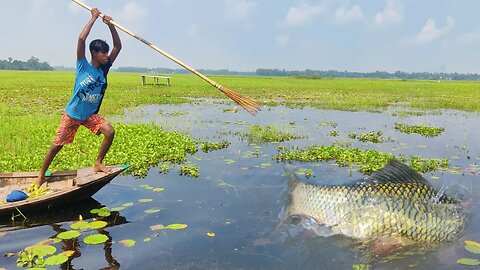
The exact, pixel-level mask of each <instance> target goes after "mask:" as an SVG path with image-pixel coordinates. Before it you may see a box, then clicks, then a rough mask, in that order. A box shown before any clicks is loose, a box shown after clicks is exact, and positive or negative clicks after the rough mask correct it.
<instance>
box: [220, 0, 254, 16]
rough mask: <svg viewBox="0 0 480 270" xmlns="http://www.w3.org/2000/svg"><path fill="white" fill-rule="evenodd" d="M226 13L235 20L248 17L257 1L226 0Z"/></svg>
mask: <svg viewBox="0 0 480 270" xmlns="http://www.w3.org/2000/svg"><path fill="white" fill-rule="evenodd" d="M225 5H226V6H225V15H226V16H227V18H230V19H234V20H245V19H248V17H249V16H250V14H251V13H252V11H253V10H255V8H256V6H257V3H255V2H252V1H247V0H225Z"/></svg>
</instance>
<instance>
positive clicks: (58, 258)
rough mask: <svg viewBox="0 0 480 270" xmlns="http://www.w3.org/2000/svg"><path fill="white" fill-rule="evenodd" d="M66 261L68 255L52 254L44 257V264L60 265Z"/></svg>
mask: <svg viewBox="0 0 480 270" xmlns="http://www.w3.org/2000/svg"><path fill="white" fill-rule="evenodd" d="M66 261H68V257H67V256H65V255H61V254H58V255H53V256H50V257H48V258H46V259H45V261H44V264H45V265H60V264H62V263H65V262H66Z"/></svg>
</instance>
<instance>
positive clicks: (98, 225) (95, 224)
mask: <svg viewBox="0 0 480 270" xmlns="http://www.w3.org/2000/svg"><path fill="white" fill-rule="evenodd" d="M107 224H108V223H107V222H105V221H103V220H96V221H92V222H90V223H89V224H88V226H89V227H90V228H92V229H101V228H104V227H105V226H107Z"/></svg>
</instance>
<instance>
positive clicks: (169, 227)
mask: <svg viewBox="0 0 480 270" xmlns="http://www.w3.org/2000/svg"><path fill="white" fill-rule="evenodd" d="M187 227H188V225H187V224H170V225H167V226H166V227H165V229H166V230H182V229H185V228H187Z"/></svg>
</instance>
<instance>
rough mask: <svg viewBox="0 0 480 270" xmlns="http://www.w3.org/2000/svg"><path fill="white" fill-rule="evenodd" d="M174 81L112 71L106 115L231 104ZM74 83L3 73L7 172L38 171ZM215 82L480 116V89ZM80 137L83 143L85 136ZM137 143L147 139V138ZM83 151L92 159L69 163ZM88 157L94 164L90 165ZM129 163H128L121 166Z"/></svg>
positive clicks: (329, 104)
mask: <svg viewBox="0 0 480 270" xmlns="http://www.w3.org/2000/svg"><path fill="white" fill-rule="evenodd" d="M169 76H171V77H172V86H171V87H159V86H150V85H149V86H141V84H140V74H133V73H114V72H112V73H111V74H110V75H109V89H108V91H107V94H106V97H105V100H104V102H103V105H102V108H101V111H100V113H101V114H103V115H111V114H123V112H124V111H125V109H127V108H131V107H135V106H138V105H141V104H152V103H157V104H167V103H168V104H172V103H181V102H188V100H187V99H185V97H195V98H202V97H208V98H225V96H223V94H221V93H220V92H219V91H218V90H216V89H214V88H213V87H211V86H210V85H208V84H207V83H205V82H204V81H203V80H201V79H199V78H197V77H195V76H193V75H169ZM74 78H75V74H74V73H73V72H31V71H0V153H2V155H1V156H0V171H19V170H38V167H39V166H40V163H41V160H42V159H43V155H44V153H45V151H46V150H47V149H48V147H49V145H50V143H51V141H52V139H53V136H54V134H55V130H56V128H57V126H58V121H59V118H60V114H61V112H62V110H63V108H64V107H65V105H66V103H67V102H68V99H69V98H70V94H71V92H72V86H73V81H74ZM211 78H212V79H214V80H215V81H217V82H218V83H220V84H222V85H224V86H226V87H227V88H230V89H232V90H234V91H236V92H238V93H241V94H243V95H247V96H249V97H252V98H254V99H256V100H257V101H259V102H260V103H261V104H262V105H278V104H283V105H287V106H311V107H315V108H322V109H338V110H384V109H386V108H388V107H389V106H391V105H395V104H396V105H401V106H406V107H409V108H412V109H420V110H422V109H439V108H444V109H457V110H464V111H471V112H480V102H479V101H480V83H479V82H468V81H461V82H460V81H440V82H437V81H421V80H377V79H327V78H325V79H308V78H278V77H241V76H211ZM260 113H261V112H260ZM119 128H123V127H122V126H119ZM158 132H160V131H158ZM79 135H80V136H79V137H80V138H82V136H83V135H82V133H80V134H79ZM157 135H159V136H164V135H165V134H160V133H159V134H157ZM87 137H88V136H87ZM180 137H181V136H180V135H178V136H172V139H170V141H171V143H172V145H175V144H176V143H179V142H178V141H177V139H178V138H180ZM90 138H91V136H90ZM173 138H177V139H173ZM117 139H118V140H120V141H121V140H126V139H125V138H123V139H122V138H116V141H118V140H117ZM130 139H132V138H130ZM133 139H136V140H142V138H140V137H139V138H133ZM185 140H187V141H188V140H189V138H184V137H182V138H181V141H185ZM89 141H90V139H86V140H85V141H82V139H80V140H79V142H78V143H77V142H76V143H74V145H77V144H78V145H80V146H74V147H78V148H80V149H75V150H72V151H63V152H65V153H62V152H61V154H62V155H64V156H63V158H58V159H57V160H58V161H56V162H57V163H54V164H52V169H60V168H61V169H72V168H74V167H77V166H84V165H85V163H88V164H91V163H92V162H93V159H94V158H95V152H96V150H97V145H98V143H99V142H98V141H97V142H95V143H96V144H95V145H93V146H88V147H83V148H82V146H81V144H82V143H83V144H88V142H89ZM114 145H115V144H114ZM143 146H144V145H143ZM143 146H142V147H143ZM159 147H160V146H159ZM161 147H167V148H168V146H161ZM72 149H74V148H72ZM82 149H83V150H82ZM92 149H93V150H92ZM78 151H80V152H81V153H84V154H85V156H83V155H82V156H78V155H77V156H78V157H76V158H73V157H70V156H72V155H76V154H75V153H78ZM91 151H93V152H92V153H90V152H91ZM112 151H116V150H115V149H112ZM124 155H125V153H124ZM67 156H68V158H67ZM87 156H88V157H90V160H89V159H87V160H86V161H85V157H87ZM109 156H110V155H109ZM126 156H128V155H126ZM107 157H108V156H107ZM171 159H172V160H173V161H176V160H177V159H181V158H179V157H178V156H175V157H171ZM67 161H68V162H67ZM127 161H128V159H127V158H125V160H122V162H127ZM148 162H151V161H148ZM148 162H147V163H148Z"/></svg>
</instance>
